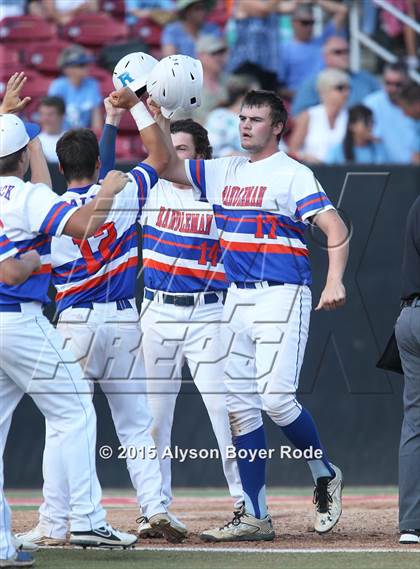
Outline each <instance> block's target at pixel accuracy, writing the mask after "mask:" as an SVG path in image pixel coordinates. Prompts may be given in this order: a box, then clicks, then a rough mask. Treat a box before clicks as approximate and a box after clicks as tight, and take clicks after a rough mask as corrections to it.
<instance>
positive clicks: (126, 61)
mask: <svg viewBox="0 0 420 569" xmlns="http://www.w3.org/2000/svg"><path fill="white" fill-rule="evenodd" d="M157 62H158V61H157V59H155V58H154V57H152V56H151V55H149V54H148V53H143V52H142V51H137V52H134V53H129V54H128V55H125V56H124V57H123V58H122V59H120V60H119V62H118V63H117V65H116V66H115V68H114V73H113V74H112V82H113V83H114V87H115V89H117V90H118V89H122V87H130V89H131V90H132V91H134V92H136V91H138V90H139V89H141V88H142V87H145V86H146V82H147V79H148V77H149V74H150V72H151V71H152V69H153V68H154V66H155V65H156V64H157Z"/></svg>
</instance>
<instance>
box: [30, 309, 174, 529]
mask: <svg viewBox="0 0 420 569" xmlns="http://www.w3.org/2000/svg"><path fill="white" fill-rule="evenodd" d="M131 305H132V307H133V308H127V309H125V310H117V306H116V303H115V302H109V303H94V304H93V306H94V308H93V309H89V308H69V309H67V310H65V311H63V312H62V314H61V315H60V320H59V322H58V325H57V330H58V331H59V333H60V335H61V336H62V338H63V340H64V342H65V343H66V345H68V347H69V349H70V350H71V351H72V353H73V354H74V357H75V359H76V360H77V361H80V363H81V364H82V367H83V369H84V375H85V378H86V379H94V380H95V379H97V380H98V381H99V384H100V386H101V389H102V391H103V392H104V394H105V395H106V398H107V400H108V404H109V407H110V409H111V414H112V419H113V421H114V425H115V430H116V432H117V436H118V438H119V440H120V443H121V445H122V446H124V447H126V448H128V447H133V448H136V449H140V448H146V449H147V448H150V447H153V446H154V442H153V438H152V436H151V434H150V427H151V422H152V420H151V416H150V412H149V410H148V406H147V395H146V381H145V372H144V364H143V356H142V353H141V350H140V349H139V346H140V337H141V332H140V327H139V325H138V320H139V316H138V312H137V309H136V308H135V301H134V300H131ZM63 340H62V341H63ZM89 385H91V387H92V388H93V384H92V383H91V382H89ZM86 388H88V383H87V382H86V383H85V389H86ZM88 389H89V388H88ZM57 443H58V439H57V434H56V432H55V430H54V429H52V428H51V427H50V425H49V424H48V421H47V429H46V445H45V451H44V459H43V472H44V487H43V494H44V503H43V504H42V506H41V508H40V524H41V527H42V528H43V530H44V531H45V530H47V531H48V532H50V533H52V534H53V535H54V537H58V538H60V537H63V536H64V535H65V534H66V532H67V517H68V509H69V502H68V499H69V496H68V488H67V486H66V484H65V481H64V480H63V477H62V474H61V473H62V468H63V465H62V462H61V460H60V452H59V448H58V444H57ZM126 463H127V468H128V471H129V474H130V478H131V481H132V484H133V486H134V488H135V490H136V493H137V500H138V503H139V505H140V504H141V506H142V509H143V513H144V515H145V516H147V517H151V516H153V515H154V514H157V513H160V512H164V511H166V507H165V506H164V504H163V495H162V493H161V490H162V478H161V474H160V469H159V462H158V461H157V460H156V459H154V458H150V457H148V455H147V453H145V454H144V458H143V457H142V456H141V455H138V457H137V458H133V459H130V458H127V461H126Z"/></svg>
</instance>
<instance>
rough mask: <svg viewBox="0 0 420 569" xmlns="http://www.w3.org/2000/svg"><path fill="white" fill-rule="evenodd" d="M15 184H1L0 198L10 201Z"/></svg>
mask: <svg viewBox="0 0 420 569" xmlns="http://www.w3.org/2000/svg"><path fill="white" fill-rule="evenodd" d="M14 187H15V186H2V187H1V188H0V198H5V199H6V200H9V201H10V198H11V193H12V190H13V188H14Z"/></svg>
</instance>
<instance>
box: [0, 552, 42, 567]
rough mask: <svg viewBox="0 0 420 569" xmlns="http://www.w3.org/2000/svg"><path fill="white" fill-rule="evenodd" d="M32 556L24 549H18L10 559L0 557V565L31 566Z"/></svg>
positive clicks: (32, 562)
mask: <svg viewBox="0 0 420 569" xmlns="http://www.w3.org/2000/svg"><path fill="white" fill-rule="evenodd" d="M33 564H34V558H33V557H32V555H31V554H30V553H27V552H26V551H18V552H17V553H16V555H15V556H14V557H12V558H11V559H0V567H1V568H2V569H4V568H6V567H32V565H33Z"/></svg>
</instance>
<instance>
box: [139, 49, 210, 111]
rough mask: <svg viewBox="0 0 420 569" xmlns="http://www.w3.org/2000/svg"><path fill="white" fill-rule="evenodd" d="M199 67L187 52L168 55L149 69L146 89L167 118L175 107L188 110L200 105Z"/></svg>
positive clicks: (201, 80) (197, 62)
mask: <svg viewBox="0 0 420 569" xmlns="http://www.w3.org/2000/svg"><path fill="white" fill-rule="evenodd" d="M202 89H203V66H202V65H201V62H200V61H199V60H198V59H193V58H192V57H189V56H188V55H169V56H168V57H165V58H164V59H162V60H161V61H159V63H158V64H157V65H156V66H155V67H154V68H153V70H152V72H151V73H150V75H149V78H148V80H147V92H148V93H149V95H150V97H152V99H153V100H154V101H155V102H156V103H157V104H158V105H159V106H160V107H161V110H162V114H163V116H164V117H166V118H168V119H170V118H171V117H172V116H173V115H174V113H175V111H176V110H177V109H179V108H182V109H184V110H185V111H190V110H192V109H194V108H196V107H199V106H200V105H201V91H202Z"/></svg>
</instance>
